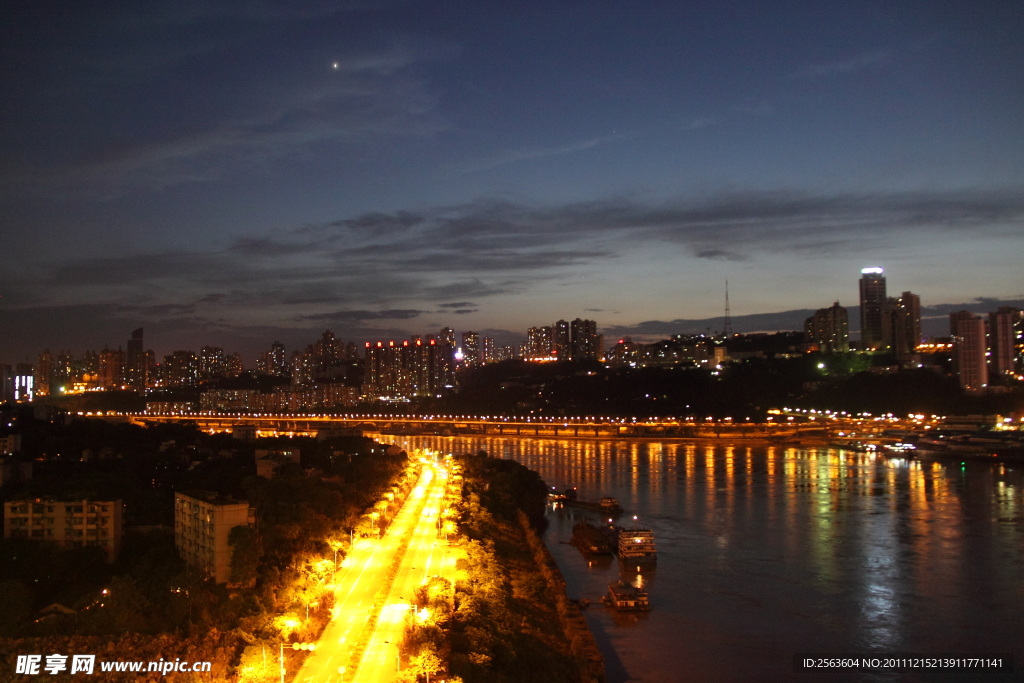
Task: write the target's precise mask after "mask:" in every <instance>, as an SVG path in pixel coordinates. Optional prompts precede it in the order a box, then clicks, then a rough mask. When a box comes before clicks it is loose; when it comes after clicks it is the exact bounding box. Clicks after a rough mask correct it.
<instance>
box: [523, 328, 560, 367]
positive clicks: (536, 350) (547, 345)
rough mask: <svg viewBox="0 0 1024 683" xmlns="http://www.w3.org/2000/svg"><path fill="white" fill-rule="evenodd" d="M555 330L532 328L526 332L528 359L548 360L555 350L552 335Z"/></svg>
mask: <svg viewBox="0 0 1024 683" xmlns="http://www.w3.org/2000/svg"><path fill="white" fill-rule="evenodd" d="M553 333H554V328H551V327H531V328H529V329H528V330H526V348H527V357H528V358H533V359H548V358H550V357H551V352H552V351H553V350H554V347H553V339H552V335H553Z"/></svg>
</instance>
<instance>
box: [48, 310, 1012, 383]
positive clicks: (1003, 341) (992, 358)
mask: <svg viewBox="0 0 1024 683" xmlns="http://www.w3.org/2000/svg"><path fill="white" fill-rule="evenodd" d="M1019 317H1020V311H1018V310H1017V309H1015V308H1012V307H1010V306H1001V307H1000V308H999V310H997V311H996V312H995V313H989V314H988V349H989V356H988V359H989V377H991V378H996V377H1007V376H1011V375H1013V374H1014V373H1015V372H1016V369H1017V368H1016V365H1017V363H1016V360H1017V358H1016V356H1017V330H1016V329H1015V328H1016V324H1017V321H1018V319H1019ZM40 362H42V361H41V360H40Z"/></svg>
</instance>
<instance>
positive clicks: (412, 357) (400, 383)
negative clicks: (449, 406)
mask: <svg viewBox="0 0 1024 683" xmlns="http://www.w3.org/2000/svg"><path fill="white" fill-rule="evenodd" d="M450 357H451V349H450V347H448V346H446V345H442V344H439V343H438V341H437V340H436V339H428V340H426V341H424V340H423V339H415V340H413V341H403V342H396V341H393V340H392V341H388V342H383V341H378V342H375V343H372V344H371V343H370V342H366V362H365V370H366V375H365V380H366V381H365V384H364V394H366V396H367V397H368V398H370V399H386V400H403V399H408V398H413V397H423V396H435V397H436V396H440V395H442V394H443V393H444V391H445V389H446V388H448V387H450V386H451V383H450V382H449V372H450V371H449V363H450V361H449V359H450Z"/></svg>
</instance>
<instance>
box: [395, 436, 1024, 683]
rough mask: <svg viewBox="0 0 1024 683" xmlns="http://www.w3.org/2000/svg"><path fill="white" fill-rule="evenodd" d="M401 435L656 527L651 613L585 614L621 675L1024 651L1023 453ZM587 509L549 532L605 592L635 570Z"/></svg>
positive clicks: (583, 592) (769, 675)
mask: <svg viewBox="0 0 1024 683" xmlns="http://www.w3.org/2000/svg"><path fill="white" fill-rule="evenodd" d="M400 441H402V442H403V443H404V444H405V445H406V446H411V447H428V448H435V449H438V450H442V451H446V452H457V453H471V452H476V451H478V450H485V451H487V452H488V453H491V454H492V455H500V456H502V457H507V458H514V459H516V460H518V461H519V462H522V463H523V464H525V465H527V466H529V467H531V468H533V469H535V470H537V471H538V472H540V473H541V475H542V476H543V477H544V478H545V480H547V481H548V482H549V483H551V484H558V485H573V486H577V487H578V488H579V495H580V497H581V498H582V499H585V500H594V501H596V500H599V499H600V497H601V496H603V495H610V496H614V497H616V498H618V499H619V501H620V502H621V504H622V505H623V507H624V508H625V509H626V513H627V514H628V515H633V514H637V515H639V516H640V518H641V520H642V523H643V524H644V525H645V526H650V527H651V528H652V529H653V530H654V532H655V536H656V539H657V543H658V552H659V559H658V569H657V572H656V573H655V574H651V575H649V574H648V573H647V572H646V571H645V572H643V577H644V581H645V584H646V588H647V589H648V591H649V593H650V599H651V604H652V610H651V612H650V613H649V615H644V616H642V617H640V618H637V617H636V615H631V616H623V615H621V614H617V613H612V612H609V611H607V610H606V609H604V608H602V607H597V606H593V607H591V608H590V609H589V610H587V612H586V614H587V619H588V622H589V623H590V625H591V627H592V628H593V629H594V630H595V632H596V633H597V636H598V640H599V642H600V643H601V644H602V647H603V648H605V651H606V655H607V656H608V657H609V661H610V662H611V663H612V666H610V668H609V680H610V681H612V682H613V683H614V682H615V681H626V680H645V681H651V680H655V681H705V680H723V681H725V680H729V681H732V680H737V681H747V680H749V681H755V680H756V681H765V680H768V681H771V680H793V679H794V673H793V671H792V662H791V658H792V655H793V653H794V652H815V651H817V652H849V653H855V652H869V651H873V652H922V653H934V654H941V653H949V652H965V651H979V652H996V651H1012V650H1014V649H1016V654H1017V658H1018V662H1022V663H1024V652H1022V651H1021V650H1020V649H1019V641H1020V639H1019V633H1021V632H1024V579H1022V577H1024V523H1022V514H1024V479H1022V469H1021V468H1020V467H1013V466H1010V467H1007V466H1004V465H991V464H989V463H985V462H977V463H966V464H964V465H961V463H960V462H959V461H955V462H953V461H950V462H939V461H933V462H920V461H917V460H905V459H891V460H890V459H885V458H882V457H879V456H876V455H872V454H864V453H852V452H846V451H842V450H835V449H802V448H784V447H781V446H778V445H768V444H760V445H749V444H742V443H736V444H730V443H680V442H662V443H650V442H648V443H645V442H639V441H625V440H555V439H511V438H501V437H485V438H476V439H474V438H464V437H459V438H450V437H415V438H408V439H404V440H400ZM584 516H589V517H591V518H595V516H594V515H591V514H589V513H587V512H586V511H582V510H579V509H573V508H565V509H561V510H553V511H551V512H550V514H549V521H550V528H549V530H548V532H547V534H546V541H547V543H548V546H549V547H550V548H551V550H552V553H553V554H554V555H555V557H556V559H557V561H558V563H559V566H560V567H561V569H562V571H563V573H564V574H565V577H566V581H567V583H568V586H569V591H570V594H571V597H574V598H589V599H591V600H595V601H596V599H597V598H599V597H600V596H601V595H603V594H604V592H605V591H606V590H607V585H608V583H609V582H611V581H613V580H616V579H618V578H619V575H620V571H621V570H622V568H621V567H620V566H619V563H618V562H612V561H607V562H602V561H594V560H593V558H590V559H588V558H586V557H585V556H583V555H581V554H580V553H579V552H578V551H576V549H575V548H573V547H571V546H568V545H565V544H563V543H562V542H565V541H568V540H569V538H570V536H571V529H572V525H573V524H574V523H575V522H576V521H579V519H581V518H582V517H584ZM595 521H596V519H595ZM622 576H623V578H626V579H630V580H635V573H634V574H633V575H630V574H629V573H628V572H627V573H626V574H623V575H622ZM808 680H809V679H808ZM830 680H913V679H908V678H907V677H906V675H904V677H903V678H902V679H901V678H900V677H899V676H898V675H896V674H892V675H889V676H888V677H887V676H886V675H883V674H873V678H870V679H868V678H866V675H865V674H857V675H852V674H851V675H850V676H849V677H847V678H843V676H842V675H838V674H837V675H836V677H835V678H833V679H830ZM950 680H958V679H955V678H954V679H950ZM959 680H963V678H961V679H959ZM986 680H993V681H994V680H1005V679H1001V678H1000V677H999V675H993V676H988V677H986ZM1012 680H1018V679H1012Z"/></svg>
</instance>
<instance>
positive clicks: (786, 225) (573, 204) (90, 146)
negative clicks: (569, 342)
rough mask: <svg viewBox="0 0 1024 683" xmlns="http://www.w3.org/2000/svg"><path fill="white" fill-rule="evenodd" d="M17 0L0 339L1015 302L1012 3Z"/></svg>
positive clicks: (258, 333)
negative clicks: (880, 292)
mask: <svg viewBox="0 0 1024 683" xmlns="http://www.w3.org/2000/svg"><path fill="white" fill-rule="evenodd" d="M9 10H10V11H8V12H5V15H4V17H3V18H0V31H2V35H3V38H4V39H3V40H2V41H0V44H2V47H0V65H2V66H3V67H4V68H3V69H2V70H0V74H2V75H0V78H2V81H0V82H2V84H3V87H4V91H5V92H6V93H10V96H9V97H6V98H4V102H3V104H2V105H0V125H3V128H4V130H5V131H6V132H7V133H8V134H7V135H5V136H4V138H3V140H2V141H0V159H2V161H0V222H2V225H3V226H4V229H3V246H4V248H3V249H0V328H2V329H3V334H2V335H0V362H4V363H14V362H20V361H22V360H25V359H26V358H27V359H34V357H35V355H36V354H38V353H39V351H41V350H42V349H44V348H47V347H49V348H51V350H53V351H54V352H56V351H57V350H58V349H59V348H61V347H64V348H73V349H74V350H75V351H76V352H79V351H81V350H83V349H87V348H94V349H99V348H102V347H103V346H104V345H105V344H110V345H113V346H116V345H117V344H122V343H124V340H125V339H126V338H127V336H126V335H127V333H128V332H129V331H130V330H132V329H135V328H137V327H144V328H145V329H146V331H147V336H148V338H150V339H154V340H159V344H158V346H157V349H158V353H160V354H164V353H170V352H171V351H173V350H175V349H183V348H192V349H198V348H199V347H200V346H202V345H207V344H209V345H215V346H220V347H223V348H228V349H232V350H236V349H237V350H239V351H241V352H242V353H243V355H245V356H246V358H247V359H252V358H254V357H255V355H256V354H257V353H261V352H263V351H264V350H265V348H266V346H268V345H269V343H270V342H271V341H274V340H280V341H282V342H283V343H285V344H286V345H287V346H288V348H289V349H293V348H296V347H298V346H301V345H304V344H306V343H308V340H309V339H312V338H315V336H316V335H317V334H319V332H320V331H322V330H324V329H331V330H333V331H334V332H335V334H337V335H338V337H339V338H342V339H345V340H351V341H356V342H364V341H371V340H377V339H389V338H395V339H401V338H408V336H409V335H412V334H421V333H424V332H430V331H436V330H438V329H441V328H442V327H445V326H450V327H452V328H455V329H458V330H459V331H462V330H477V331H479V332H480V334H481V335H484V336H488V337H491V338H494V339H496V340H497V341H498V343H509V342H511V341H512V339H513V338H515V339H522V338H523V336H524V335H525V331H526V330H527V329H528V328H529V327H531V326H536V325H550V324H551V323H552V322H553V321H555V320H558V319H560V318H564V319H567V320H571V319H574V318H577V317H580V318H588V319H595V320H597V321H598V328H599V330H598V331H599V332H603V333H604V334H606V336H608V337H609V338H610V337H612V336H624V335H633V336H636V337H638V338H640V337H645V336H646V337H647V338H651V337H658V336H662V335H668V334H673V333H685V332H694V331H701V330H700V329H694V328H697V325H696V323H698V322H701V321H703V322H704V323H705V324H703V325H700V328H704V327H708V328H710V329H711V330H712V331H714V330H715V329H716V328H715V326H714V324H707V321H713V320H716V319H721V317H722V315H723V309H724V298H725V281H726V280H728V281H729V290H730V304H731V312H732V316H733V326H734V328H735V329H736V331H753V330H751V329H750V328H749V327H743V325H744V321H745V319H746V322H750V323H751V324H753V323H754V321H757V326H755V329H758V330H773V329H797V330H798V329H801V326H802V322H803V319H804V318H806V317H807V315H809V313H808V311H810V312H811V313H813V311H815V310H817V309H820V308H822V307H826V306H829V305H831V304H832V303H833V302H835V301H838V302H839V303H840V304H841V305H842V306H844V307H846V308H848V309H850V310H851V311H852V310H854V309H855V308H856V306H855V304H856V302H857V290H856V285H854V284H853V280H854V279H855V278H856V274H857V273H859V272H860V270H861V269H862V268H865V267H869V266H879V267H882V268H884V269H885V271H886V273H887V274H888V276H889V278H890V287H891V289H892V291H893V292H902V291H910V292H914V293H916V294H919V295H920V296H921V297H922V309H923V312H924V311H927V309H929V307H938V308H942V307H943V306H946V305H948V309H951V310H959V309H962V308H969V306H965V305H964V304H965V303H968V302H972V301H976V302H977V309H976V310H977V311H978V312H983V311H986V310H988V309H992V310H994V309H995V308H996V305H994V304H993V303H991V302H992V301H997V302H998V303H1000V304H1006V305H1016V306H1018V307H1021V303H1020V302H1021V300H1022V299H1024V281H1022V280H1021V277H1020V256H1019V255H1020V254H1021V253H1024V229H1022V227H1024V193H1022V191H1021V189H1020V188H1021V187H1024V163H1022V162H1024V141H1022V139H1021V137H1020V135H1019V121H1020V120H1021V119H1022V118H1024V86H1022V85H1021V84H1022V83H1024V50H1021V49H1020V47H1021V35H1024V9H1022V8H1021V6H1020V5H1019V3H1011V2H998V1H989V2H980V3H967V2H951V3H947V4H945V5H943V6H941V7H936V6H935V5H934V4H932V3H923V2H921V3H913V2H912V3H902V4H901V5H899V6H898V7H881V6H876V5H874V4H871V3H848V4H845V5H843V6H828V7H821V6H819V5H817V4H813V3H795V4H792V5H788V6H786V7H782V8H775V7H773V8H768V7H764V6H761V5H759V4H758V3H752V2H745V3H738V4H734V5H730V6H729V7H728V8H727V7H716V6H685V5H684V4H679V3H662V2H650V3H641V4H639V5H635V6H631V7H630V8H629V10H626V9H623V7H622V6H621V5H619V4H617V3H603V2H598V3H588V4H587V5H586V6H585V7H584V6H582V5H578V4H572V3H564V4H555V5H551V4H545V3H525V4H519V5H516V6H515V7H495V6H487V7H482V6H477V5H474V4H472V3H450V4H446V5H445V6H443V7H442V6H437V5H434V4H430V3H425V2H379V3H374V2H368V3H347V2H326V1H325V2H307V3H303V4H302V6H301V7H299V8H296V7H295V6H294V5H292V4H290V3H275V2H267V3H262V4H260V5H258V6H253V7H249V8H240V7H238V6H237V5H229V4H226V3H219V2H210V3H185V4H182V5H179V6H176V8H175V9H174V10H170V11H169V10H167V9H165V8H157V7H153V8H149V7H145V8H130V7H128V6H109V7H107V8H105V9H103V10H97V9H96V8H92V7H85V6H81V7H79V6H75V7H73V8H69V9H67V10H66V12H64V13H57V12H56V10H54V9H53V8H47V7H45V6H39V5H36V4H34V3H12V4H11V6H10V7H9ZM780 312H793V315H791V316H789V317H786V316H781V317H780V316H777V315H776V316H774V317H773V314H778V313H780ZM948 312H949V310H944V311H933V313H932V316H933V319H934V320H940V319H942V316H944V315H948ZM747 316H762V317H760V318H753V319H751V318H748V317H747ZM789 318H792V321H790V320H789ZM855 321H856V322H855ZM850 322H851V325H850V327H851V332H852V333H855V332H856V328H857V327H859V316H853V317H851V321H850ZM943 324H945V322H943ZM934 333H935V332H934V331H932V332H931V334H934ZM72 340H74V343H72Z"/></svg>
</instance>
